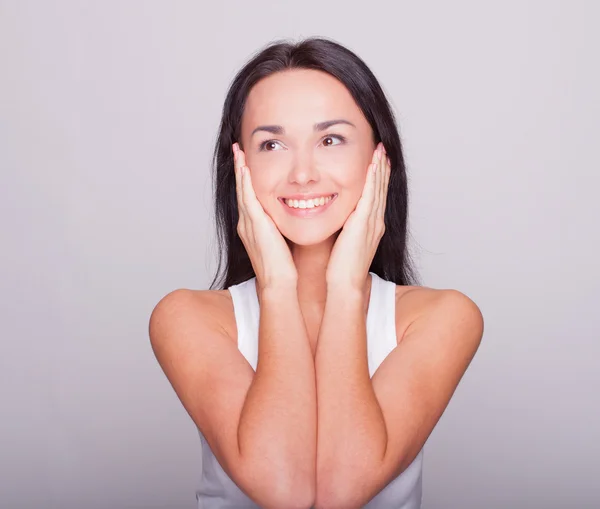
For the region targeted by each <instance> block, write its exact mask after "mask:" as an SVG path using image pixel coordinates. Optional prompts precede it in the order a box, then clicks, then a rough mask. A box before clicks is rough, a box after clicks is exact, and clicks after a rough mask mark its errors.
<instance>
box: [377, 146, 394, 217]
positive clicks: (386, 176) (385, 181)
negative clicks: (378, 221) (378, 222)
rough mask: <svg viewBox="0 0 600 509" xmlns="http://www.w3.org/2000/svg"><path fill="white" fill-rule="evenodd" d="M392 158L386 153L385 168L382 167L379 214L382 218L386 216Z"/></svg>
mask: <svg viewBox="0 0 600 509" xmlns="http://www.w3.org/2000/svg"><path fill="white" fill-rule="evenodd" d="M390 171H391V168H390V158H389V157H388V156H387V155H386V154H384V156H383V169H382V172H381V173H382V183H381V201H380V204H379V210H378V211H377V215H378V216H379V217H381V218H384V217H385V207H386V203H387V194H388V185H389V182H390Z"/></svg>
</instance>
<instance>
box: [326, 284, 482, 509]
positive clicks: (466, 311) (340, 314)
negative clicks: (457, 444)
mask: <svg viewBox="0 0 600 509" xmlns="http://www.w3.org/2000/svg"><path fill="white" fill-rule="evenodd" d="M403 300H404V302H403V305H402V306H400V305H399V304H400V302H401V301H403ZM397 305H398V307H397V315H399V314H400V315H401V314H404V313H405V314H406V315H407V316H410V317H411V320H410V323H409V324H408V325H407V327H406V329H405V332H404V334H403V337H402V339H401V341H400V344H399V345H398V346H397V347H396V348H395V349H394V350H393V351H392V352H391V353H390V354H389V355H388V356H387V357H386V359H385V360H384V361H383V363H382V364H381V366H379V368H378V369H377V372H376V373H375V374H374V376H373V378H372V380H370V379H369V373H368V367H367V356H366V324H365V318H364V316H363V312H362V300H361V298H360V297H359V295H358V293H356V294H352V292H349V291H344V292H341V293H337V292H336V293H333V294H331V295H328V299H327V305H326V308H325V309H326V311H325V316H324V318H323V322H322V325H321V330H320V333H319V342H318V347H317V358H316V364H315V367H316V377H317V401H318V416H319V420H318V444H317V451H318V457H317V494H316V503H315V507H317V508H321V507H322V508H332V507H340V508H341V507H343V508H345V509H351V508H360V507H363V506H364V505H365V504H366V503H367V502H368V501H369V500H371V499H372V498H373V497H374V496H375V495H376V494H377V493H378V492H379V491H381V490H382V489H383V488H384V487H385V486H386V485H387V484H388V483H389V482H390V481H391V480H392V479H393V478H394V477H396V476H398V475H399V474H401V473H402V472H403V471H404V470H405V469H406V468H407V467H408V466H409V465H410V463H411V462H412V461H413V460H414V458H415V456H416V455H417V454H418V452H419V451H420V450H421V448H422V447H423V445H424V443H425V441H426V440H427V438H428V436H429V435H430V433H431V431H432V430H433V428H434V426H435V424H436V423H437V421H438V420H439V418H440V417H441V415H442V413H443V411H444V409H445V408H446V406H447V405H448V403H449V401H450V398H451V397H452V394H453V393H454V391H455V389H456V387H457V385H458V383H459V381H460V379H461V377H462V376H463V374H464V372H465V371H466V369H467V367H468V365H469V363H470V361H471V360H472V358H473V356H474V355H475V352H476V350H477V348H478V346H479V343H480V341H481V336H482V334H483V318H482V316H481V312H480V311H479V308H478V307H477V306H476V305H475V304H474V303H473V302H472V301H471V300H470V299H469V298H468V297H466V296H465V295H463V294H461V293H460V292H457V291H454V290H430V289H426V290H416V291H409V292H407V293H406V294H404V295H403V297H401V298H400V299H399V301H398V303H397ZM399 309H402V311H401V312H400V313H399V312H398V311H399Z"/></svg>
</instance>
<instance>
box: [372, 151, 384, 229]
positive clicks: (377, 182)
mask: <svg viewBox="0 0 600 509" xmlns="http://www.w3.org/2000/svg"><path fill="white" fill-rule="evenodd" d="M375 153H376V154H377V170H376V173H375V195H374V197H373V206H372V209H371V211H370V214H369V215H370V218H371V222H372V223H374V219H375V217H376V216H377V211H378V210H379V203H380V202H381V183H382V178H381V177H382V173H383V172H382V169H383V143H379V144H378V145H377V149H376V151H375Z"/></svg>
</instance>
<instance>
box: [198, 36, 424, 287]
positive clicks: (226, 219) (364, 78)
mask: <svg viewBox="0 0 600 509" xmlns="http://www.w3.org/2000/svg"><path fill="white" fill-rule="evenodd" d="M291 69H313V70H318V71H323V72H326V73H328V74H330V75H331V76H333V77H335V78H337V79H338V80H339V81H340V82H341V83H343V84H344V85H345V86H346V88H347V89H348V91H349V92H350V94H351V95H352V97H353V98H354V100H355V101H356V104H357V105H358V107H359V108H360V109H361V111H362V113H363V114H364V116H365V118H366V119H367V121H368V122H369V124H370V125H371V128H372V130H373V133H374V138H375V139H374V140H373V141H374V142H375V144H377V143H379V142H380V141H382V142H383V144H384V146H385V149H386V152H387V154H388V156H389V158H390V162H391V173H390V180H389V187H388V197H387V202H386V210H385V233H384V234H383V237H382V238H381V240H380V242H379V246H378V248H377V251H376V253H375V257H374V258H373V262H372V263H371V267H370V269H369V270H370V271H371V272H374V273H375V274H377V275H378V276H380V277H381V278H383V279H385V280H387V281H393V282H394V283H396V284H397V285H411V284H418V276H417V273H416V271H415V269H414V267H413V265H412V262H411V259H410V255H409V251H408V245H407V238H408V231H407V220H408V186H407V178H406V168H405V164H404V157H403V154H402V145H401V142H400V136H399V133H398V128H397V125H396V119H395V117H394V113H393V112H392V109H391V107H390V104H389V103H388V101H387V99H386V96H385V93H384V92H383V90H382V88H381V86H380V85H379V83H378V81H377V79H376V78H375V76H374V75H373V73H372V72H371V70H370V69H369V68H368V67H367V65H366V64H365V63H364V62H363V61H362V60H361V59H360V58H359V57H358V56H357V55H356V54H354V53H353V52H352V51H350V50H349V49H347V48H345V47H344V46H342V45H341V44H339V43H337V42H334V41H332V40H330V39H327V38H324V37H310V38H307V39H303V40H301V41H300V42H296V43H294V42H289V41H281V40H280V41H275V42H271V43H269V44H268V45H267V46H265V47H264V48H263V49H261V50H260V51H258V52H257V53H256V54H255V55H254V56H253V57H252V58H251V59H250V60H249V61H248V62H247V63H246V65H244V67H243V68H242V69H241V70H240V71H239V72H238V73H237V75H236V76H235V78H234V79H233V82H232V84H231V86H230V88H229V91H228V93H227V96H226V98H225V104H224V106H223V113H222V117H221V125H220V129H219V134H218V138H217V141H216V145H215V149H214V154H213V163H212V164H213V174H212V178H213V190H214V200H215V205H214V206H215V208H214V210H215V220H216V226H217V243H218V257H219V262H218V267H217V271H216V275H215V277H214V279H213V281H212V283H211V286H210V288H211V289H225V288H228V287H229V286H232V285H235V284H239V283H242V282H244V281H247V280H248V279H250V278H252V277H254V276H255V273H254V269H253V268H252V264H251V262H250V258H249V256H248V253H247V252H246V248H245V247H244V244H243V243H242V241H241V239H240V237H239V235H238V233H237V223H238V218H239V216H238V207H237V197H236V190H235V174H234V171H233V167H234V161H233V152H232V148H231V147H232V145H233V143H235V142H238V143H239V138H240V131H241V120H242V114H243V111H244V106H245V103H246V99H247V97H248V94H249V93H250V90H251V89H252V87H253V86H254V85H256V84H257V83H258V82H259V81H260V80H261V79H263V78H266V77H267V76H269V75H271V74H274V73H277V72H281V71H286V70H291Z"/></svg>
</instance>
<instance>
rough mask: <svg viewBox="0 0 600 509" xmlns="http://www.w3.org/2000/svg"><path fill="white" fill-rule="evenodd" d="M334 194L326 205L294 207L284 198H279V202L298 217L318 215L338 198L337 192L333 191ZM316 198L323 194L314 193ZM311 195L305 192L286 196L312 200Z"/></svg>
mask: <svg viewBox="0 0 600 509" xmlns="http://www.w3.org/2000/svg"><path fill="white" fill-rule="evenodd" d="M332 194H333V198H331V200H329V201H328V202H327V203H326V204H325V205H321V206H320V207H314V208H312V209H293V208H291V207H288V206H287V205H286V204H285V202H284V201H283V198H278V200H279V202H280V203H281V205H282V206H283V207H284V208H285V211H286V212H287V213H288V214H290V215H291V216H296V217H314V216H317V215H319V214H322V213H323V212H325V211H326V210H327V209H328V208H329V207H330V206H331V204H332V203H333V202H334V201H335V200H336V198H337V197H338V195H337V193H332ZM295 196H303V198H296V197H295ZM312 196H313V197H314V198H317V197H319V196H323V195H322V194H313V195H312ZM310 197H311V195H310V194H305V195H292V196H289V197H288V196H286V198H287V199H290V200H310Z"/></svg>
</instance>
